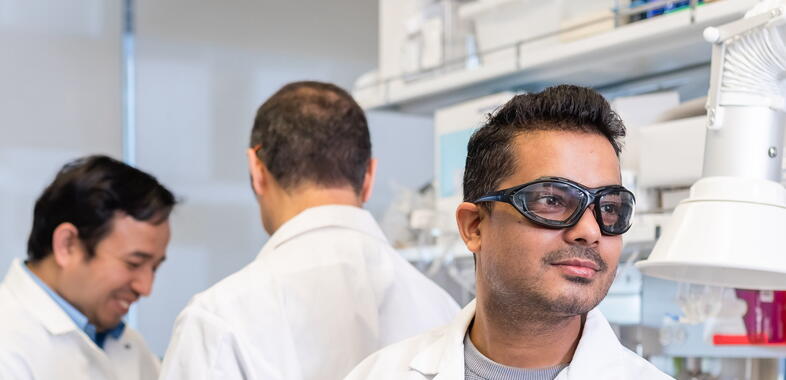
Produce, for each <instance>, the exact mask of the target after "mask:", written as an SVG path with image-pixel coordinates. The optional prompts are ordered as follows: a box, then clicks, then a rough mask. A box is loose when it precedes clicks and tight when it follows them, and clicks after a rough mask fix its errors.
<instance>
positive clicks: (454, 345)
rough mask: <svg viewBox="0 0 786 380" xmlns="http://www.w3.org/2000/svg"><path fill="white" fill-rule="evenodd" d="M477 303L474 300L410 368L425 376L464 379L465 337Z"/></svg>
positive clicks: (414, 360)
mask: <svg viewBox="0 0 786 380" xmlns="http://www.w3.org/2000/svg"><path fill="white" fill-rule="evenodd" d="M475 303H476V300H472V301H471V302H470V303H469V304H467V306H465V307H464V309H462V310H461V311H460V312H459V314H458V315H456V317H455V318H454V319H453V321H452V322H450V324H449V325H448V326H447V329H446V330H445V331H444V334H443V335H442V336H441V337H439V338H438V339H437V340H435V341H434V342H433V343H431V344H430V345H428V346H426V348H425V349H424V350H423V351H421V352H420V353H418V354H417V355H416V356H415V357H414V358H413V359H412V361H411V362H410V363H409V367H410V368H411V369H413V370H415V371H418V372H420V373H422V374H423V375H425V376H433V375H437V376H436V377H434V380H439V379H441V378H448V379H458V378H459V376H461V378H464V336H465V335H466V334H467V329H468V328H469V324H470V323H471V322H472V319H473V318H475Z"/></svg>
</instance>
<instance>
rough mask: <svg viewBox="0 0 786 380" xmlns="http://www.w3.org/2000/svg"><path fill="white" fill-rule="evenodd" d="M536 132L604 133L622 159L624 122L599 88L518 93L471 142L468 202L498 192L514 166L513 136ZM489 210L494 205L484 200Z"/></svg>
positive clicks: (568, 87)
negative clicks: (597, 90)
mask: <svg viewBox="0 0 786 380" xmlns="http://www.w3.org/2000/svg"><path fill="white" fill-rule="evenodd" d="M532 131H575V132H585V133H596V134H599V135H602V136H604V137H606V138H607V139H608V140H609V143H611V146H612V147H614V151H615V152H616V153H617V156H618V157H619V154H620V151H621V149H622V146H621V141H620V140H621V139H622V138H623V137H625V125H624V124H623V123H622V120H621V119H620V118H619V116H618V115H617V113H616V112H614V111H613V110H612V109H611V106H610V105H609V103H608V102H607V101H606V99H604V98H603V96H602V95H601V94H599V93H597V92H596V91H594V90H592V89H589V88H585V87H578V86H571V85H560V86H555V87H549V88H547V89H545V90H543V91H542V92H539V93H534V94H522V95H517V96H514V97H513V99H511V100H510V101H508V102H507V103H506V104H505V105H503V106H502V107H501V108H499V109H498V110H497V111H496V113H494V114H490V115H489V119H488V121H487V122H486V123H485V124H484V125H483V126H482V127H481V128H480V129H478V130H477V131H475V133H474V134H472V137H471V138H470V140H469V144H467V162H466V166H465V169H464V201H465V202H472V201H474V200H476V199H478V198H480V197H481V196H483V195H485V194H487V193H489V192H492V191H495V190H497V187H498V186H499V184H500V183H501V182H502V181H503V180H504V179H505V178H507V177H509V176H511V175H513V172H514V170H515V168H516V161H515V155H514V154H513V146H512V145H513V144H512V143H513V139H514V138H515V137H516V136H519V135H521V134H523V133H526V132H532ZM482 206H483V207H484V208H486V210H487V211H490V210H491V205H490V204H487V203H484V204H482Z"/></svg>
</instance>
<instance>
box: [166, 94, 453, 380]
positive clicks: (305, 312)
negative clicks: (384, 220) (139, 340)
mask: <svg viewBox="0 0 786 380" xmlns="http://www.w3.org/2000/svg"><path fill="white" fill-rule="evenodd" d="M247 153H248V163H249V171H250V174H251V184H252V187H253V191H254V193H255V195H256V199H257V202H258V203H259V209H260V214H261V219H262V224H263V225H264V228H265V230H266V231H267V232H268V233H269V234H271V236H270V239H269V240H268V241H267V243H266V244H265V246H264V247H263V248H262V251H261V252H260V253H259V255H258V256H257V258H256V259H255V260H254V261H253V262H251V263H250V264H249V265H248V266H246V267H245V268H243V269H242V270H240V271H239V272H237V273H235V274H233V275H231V276H229V277H227V278H225V279H224V280H222V281H220V282H219V283H217V284H216V285H214V286H213V287H211V288H210V289H208V290H207V291H205V292H203V293H200V294H198V295H196V296H195V297H194V298H193V299H192V300H191V301H190V303H189V304H188V306H186V308H185V309H184V310H183V311H182V313H181V314H180V315H179V316H178V318H177V321H176V322H175V328H174V332H173V337H172V341H171V343H170V346H169V348H168V350H167V353H166V355H165V356H164V364H163V368H162V373H161V378H162V379H167V380H169V379H189V380H193V379H282V380H283V379H286V380H300V379H303V380H315V379H327V380H331V379H341V378H342V377H344V376H345V375H346V374H347V373H349V371H350V370H351V369H352V367H354V366H355V365H356V364H357V363H359V362H360V361H361V360H362V359H363V358H365V357H366V356H368V355H369V354H370V353H372V352H374V351H376V350H378V349H379V348H382V347H383V346H385V345H387V344H391V343H394V342H396V341H399V340H402V339H404V338H406V337H409V336H412V335H416V334H419V333H421V332H424V331H426V330H428V329H430V328H433V327H436V326H439V325H441V324H443V323H445V322H446V321H448V320H450V319H451V318H452V317H454V316H455V314H456V313H457V312H458V306H457V305H456V304H455V302H454V301H453V300H452V299H451V298H450V296H449V295H448V294H447V293H446V292H445V291H443V290H442V289H440V288H439V287H438V286H436V285H435V284H434V283H432V282H431V281H429V280H428V279H427V278H426V277H424V276H423V275H421V274H420V273H419V272H418V271H417V270H416V269H415V268H414V267H412V266H411V265H409V263H407V262H406V261H405V260H404V259H403V258H402V257H400V256H399V255H398V254H397V253H396V252H395V251H393V249H392V248H391V247H390V245H389V244H388V242H387V240H386V239H385V237H384V236H383V234H382V231H381V230H380V228H379V227H378V226H377V223H376V222H375V221H374V219H373V218H372V216H371V214H370V213H368V212H367V211H365V210H363V209H362V208H361V206H362V204H363V203H364V202H365V201H366V200H368V199H369V197H370V196H371V189H372V183H373V181H374V173H375V168H376V162H375V160H373V159H372V158H371V142H370V138H369V131H368V126H367V123H366V118H365V115H364V114H363V111H362V110H361V109H360V107H359V106H358V105H357V104H356V103H355V101H354V100H353V99H352V97H351V96H350V95H349V94H347V93H346V92H345V91H344V90H342V89H340V88H338V87H336V86H334V85H331V84H327V83H319V82H297V83H291V84H288V85H286V86H284V87H283V88H281V89H280V90H279V91H278V92H276V93H275V94H274V95H273V96H272V97H271V98H270V99H268V100H267V101H266V102H265V103H264V104H262V106H261V107H260V108H259V111H258V112H257V116H256V120H255V121H254V127H253V130H252V132H251V144H250V148H249V149H248V151H247Z"/></svg>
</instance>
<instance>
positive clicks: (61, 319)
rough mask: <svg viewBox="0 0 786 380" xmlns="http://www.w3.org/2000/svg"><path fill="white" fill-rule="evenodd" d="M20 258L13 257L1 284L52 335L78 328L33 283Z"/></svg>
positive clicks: (50, 298) (58, 306)
mask: <svg viewBox="0 0 786 380" xmlns="http://www.w3.org/2000/svg"><path fill="white" fill-rule="evenodd" d="M22 265H24V264H23V263H22V261H21V260H19V259H14V261H13V262H12V263H11V267H10V268H9V269H8V273H7V274H6V276H5V280H4V281H3V284H4V285H5V286H7V287H8V290H10V291H11V293H12V294H14V296H15V297H16V298H17V299H18V300H19V303H20V304H22V305H23V307H24V308H25V309H27V310H28V311H29V312H30V314H31V315H32V316H33V317H34V318H35V319H37V320H38V321H39V322H41V324H42V325H43V326H44V327H45V328H46V329H47V330H48V331H49V332H50V333H51V334H53V335H61V334H66V333H70V332H72V331H77V330H79V327H77V325H76V324H75V323H74V321H73V320H72V319H71V318H70V317H69V316H68V314H66V312H65V311H63V309H62V308H61V307H60V305H58V304H57V303H56V302H55V300H53V299H52V297H50V296H49V295H48V294H46V292H45V291H44V290H43V289H41V287H40V286H38V284H36V283H35V280H33V279H32V278H31V277H30V274H28V273H27V272H26V271H25V269H24V268H22Z"/></svg>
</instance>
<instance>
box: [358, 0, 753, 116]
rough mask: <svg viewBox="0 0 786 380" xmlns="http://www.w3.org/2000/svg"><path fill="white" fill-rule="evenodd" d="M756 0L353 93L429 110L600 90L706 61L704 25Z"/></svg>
mask: <svg viewBox="0 0 786 380" xmlns="http://www.w3.org/2000/svg"><path fill="white" fill-rule="evenodd" d="M756 2H757V1H756V0H722V1H716V2H712V3H708V4H705V5H702V6H699V7H697V8H695V9H688V10H685V11H681V12H676V13H672V14H667V15H662V16H658V17H654V18H651V19H647V20H642V21H638V22H634V23H631V24H627V25H623V26H620V27H617V28H615V29H613V30H611V31H609V32H605V33H601V34H597V35H593V36H590V37H587V38H583V39H580V40H576V41H571V42H566V43H558V44H553V45H549V46H545V47H544V46H539V47H535V48H532V49H528V48H527V44H526V42H522V43H518V44H514V45H513V46H509V47H506V49H507V50H509V54H508V56H509V57H511V58H510V59H508V60H497V61H495V62H490V63H486V64H481V65H478V66H477V67H473V68H463V69H448V68H447V67H443V68H437V69H432V70H431V71H429V72H427V73H423V74H422V75H419V76H418V78H417V79H412V80H405V79H404V78H403V77H396V78H387V79H382V80H381V81H379V82H377V83H374V84H371V85H369V86H365V87H360V88H355V90H354V95H355V97H356V98H357V99H358V102H359V103H360V104H361V106H363V107H364V108H366V109H389V110H398V111H403V112H410V113H422V114H431V113H432V112H433V111H434V110H435V109H437V108H440V107H443V106H445V105H449V104H454V103H457V102H461V101H465V100H468V99H473V98H477V97H480V96H483V95H488V94H491V93H496V92H500V91H504V90H511V89H519V90H528V89H533V90H536V89H539V88H543V87H545V86H548V85H552V84H557V83H573V84H578V85H583V86H590V87H594V88H602V87H604V86H612V85H616V84H619V83H622V82H626V81H632V80H637V79H641V78H648V77H653V76H659V75H666V74H669V73H674V72H677V71H680V70H686V69H691V68H696V67H700V66H706V65H708V64H709V61H710V50H711V46H710V44H709V43H707V42H705V41H704V39H703V37H702V33H703V30H704V28H706V27H708V26H713V25H719V24H723V23H726V22H728V21H731V20H734V19H738V18H740V17H742V15H744V13H745V12H746V11H747V10H749V9H750V8H751V7H753V5H754V4H755V3H756ZM499 52H500V50H497V51H495V52H494V53H495V54H499ZM480 58H481V60H482V58H483V54H481V56H480Z"/></svg>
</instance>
